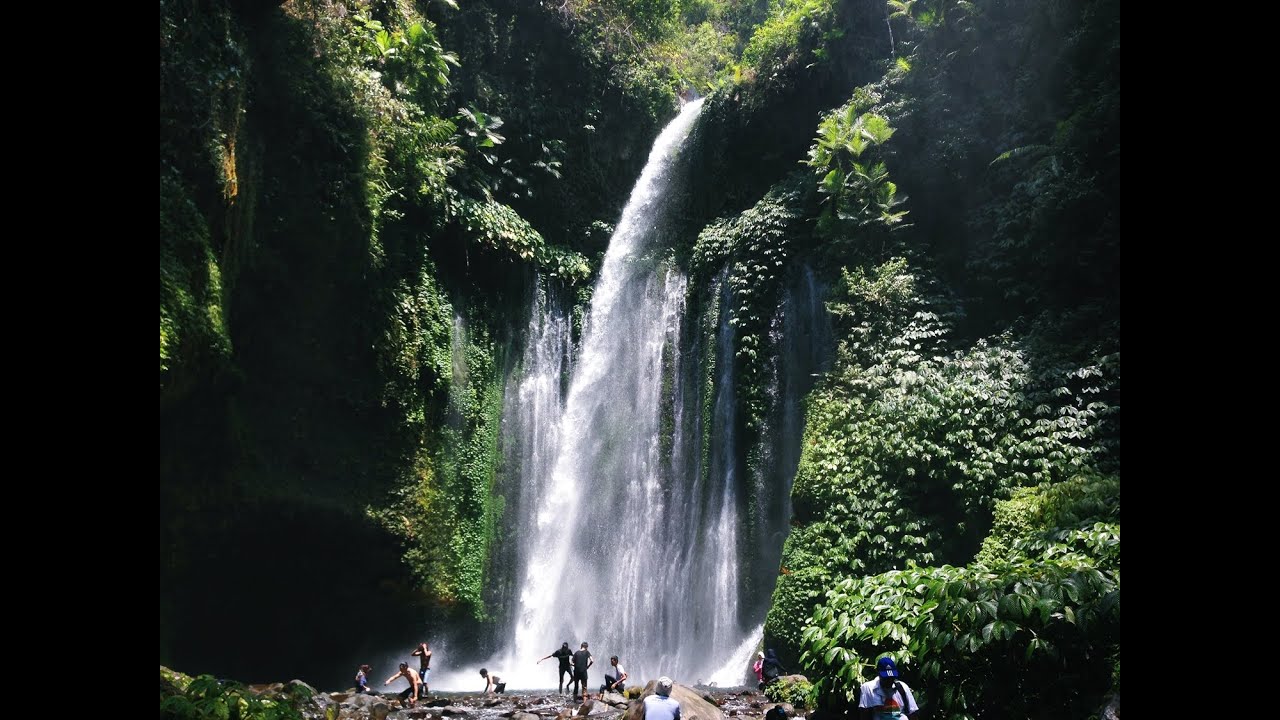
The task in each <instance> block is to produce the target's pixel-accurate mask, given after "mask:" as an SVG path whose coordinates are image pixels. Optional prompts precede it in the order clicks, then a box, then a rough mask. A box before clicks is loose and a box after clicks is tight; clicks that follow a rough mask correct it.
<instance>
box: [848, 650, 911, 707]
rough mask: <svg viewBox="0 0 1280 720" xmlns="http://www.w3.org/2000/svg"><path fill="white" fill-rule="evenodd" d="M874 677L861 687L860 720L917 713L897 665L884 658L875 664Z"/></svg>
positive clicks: (887, 657)
mask: <svg viewBox="0 0 1280 720" xmlns="http://www.w3.org/2000/svg"><path fill="white" fill-rule="evenodd" d="M876 674H877V675H879V677H876V678H874V679H872V680H868V681H867V682H865V683H863V684H862V692H861V693H860V695H859V697H858V707H859V708H860V709H861V713H862V717H863V718H864V720H898V719H899V718H902V717H911V716H912V715H914V714H915V713H916V712H919V710H920V706H919V705H917V704H916V698H915V696H914V695H912V694H911V688H909V687H907V684H906V683H905V682H902V680H901V679H899V675H898V666H897V664H895V663H894V662H893V658H891V657H889V656H888V655H886V656H884V657H882V658H880V659H879V660H877V661H876Z"/></svg>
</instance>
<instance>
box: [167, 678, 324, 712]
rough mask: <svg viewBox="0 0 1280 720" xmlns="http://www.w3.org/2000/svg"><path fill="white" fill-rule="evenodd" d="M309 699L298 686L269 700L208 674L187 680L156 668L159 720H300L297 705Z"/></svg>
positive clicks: (237, 684)
mask: <svg viewBox="0 0 1280 720" xmlns="http://www.w3.org/2000/svg"><path fill="white" fill-rule="evenodd" d="M309 697H310V692H309V691H308V690H307V688H306V687H305V686H302V685H292V686H290V687H289V688H288V692H287V693H285V694H284V697H282V698H278V699H270V698H264V697H261V696H259V695H257V694H256V693H254V692H252V691H250V690H249V689H248V688H246V687H245V686H244V685H242V684H240V683H235V682H224V681H221V680H218V679H217V678H215V677H213V676H211V675H201V676H199V677H196V678H191V677H187V676H186V675H183V674H181V673H175V672H173V671H171V670H169V669H168V668H166V667H164V666H163V665H162V666H160V718H161V720H228V719H229V718H238V719H239V720H302V717H303V715H302V713H301V712H299V711H298V709H297V706H298V705H299V704H301V703H302V702H303V701H304V700H306V699H308V698H309Z"/></svg>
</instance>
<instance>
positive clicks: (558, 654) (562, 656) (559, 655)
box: [534, 643, 573, 695]
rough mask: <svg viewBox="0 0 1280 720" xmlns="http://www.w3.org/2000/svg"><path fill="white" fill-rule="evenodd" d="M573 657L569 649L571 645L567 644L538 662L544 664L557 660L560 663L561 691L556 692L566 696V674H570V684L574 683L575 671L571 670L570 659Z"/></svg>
mask: <svg viewBox="0 0 1280 720" xmlns="http://www.w3.org/2000/svg"><path fill="white" fill-rule="evenodd" d="M571 657H573V651H572V650H570V649H569V643H565V644H563V645H561V646H560V649H559V650H557V651H555V652H553V653H551V654H550V655H548V656H547V657H544V658H541V659H539V660H538V662H542V661H543V660H546V659H548V658H555V659H557V660H559V661H560V685H559V689H558V690H556V692H558V693H560V694H562V695H563V694H564V676H565V673H568V674H569V682H571V683H572V682H573V670H571V669H570V668H569V658H571ZM534 664H535V665H536V664H537V663H534Z"/></svg>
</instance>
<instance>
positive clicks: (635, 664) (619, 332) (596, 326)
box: [432, 100, 826, 691]
mask: <svg viewBox="0 0 1280 720" xmlns="http://www.w3.org/2000/svg"><path fill="white" fill-rule="evenodd" d="M701 105H702V101H701V100H697V101H694V102H691V103H689V104H687V105H686V106H685V107H684V108H683V109H682V110H681V112H680V114H679V115H678V116H677V117H676V118H675V119H674V120H673V121H672V122H671V123H670V124H669V125H668V126H667V127H666V128H665V129H664V130H663V131H662V133H661V135H659V137H658V139H657V140H656V142H655V143H654V147H653V150H652V152H651V153H650V155H649V159H648V163H647V164H646V166H645V168H644V170H643V172H642V173H641V175H640V179H639V180H638V181H637V183H636V186H635V188H634V189H633V190H632V193H631V197H630V199H629V200H628V202H627V205H626V208H625V209H624V210H623V213H622V218H621V220H620V222H619V223H618V226H617V229H616V231H615V232H614V234H613V236H612V237H611V238H610V241H609V247H608V250H607V252H606V254H605V258H604V264H603V267H602V269H601V273H600V277H599V280H598V281H597V283H596V286H595V289H594V293H593V295H592V300H591V306H590V308H589V310H588V312H587V314H586V316H585V317H584V320H583V329H582V338H581V345H580V347H579V351H578V353H577V356H576V359H575V358H574V353H573V345H572V339H571V331H570V326H571V324H570V322H569V319H568V316H567V308H566V304H565V303H563V302H561V301H560V300H559V299H558V298H557V297H556V296H555V293H554V292H553V291H551V290H549V289H548V288H547V287H546V286H545V285H544V284H542V283H539V284H538V287H537V289H536V291H535V292H536V296H535V298H534V302H533V303H531V307H532V311H531V316H530V320H529V324H528V326H527V329H526V335H525V345H524V350H523V354H522V356H521V360H520V362H519V364H518V366H517V367H516V368H514V370H513V372H512V375H511V376H510V377H509V379H508V383H507V394H506V399H505V404H504V409H503V428H502V438H503V440H502V442H503V450H504V453H505V455H504V460H505V463H504V470H503V474H502V478H501V480H500V483H501V484H500V488H499V492H500V493H501V494H502V495H503V498H504V503H505V511H504V519H503V524H502V531H501V532H500V534H499V538H498V540H497V547H496V548H495V555H494V557H495V562H494V567H493V570H492V573H493V574H495V575H501V576H502V578H501V580H499V581H498V585H497V587H498V588H499V589H500V591H499V594H501V595H503V597H501V598H500V599H499V601H498V607H499V608H500V612H504V615H505V617H504V618H503V619H502V620H501V621H500V623H501V624H504V625H505V628H506V629H505V630H504V631H503V632H501V634H500V636H499V649H498V650H497V652H495V653H493V654H492V656H491V657H489V658H488V659H487V661H486V662H485V663H483V664H486V665H487V666H488V667H489V668H490V669H496V670H497V671H500V672H501V673H502V678H503V680H504V681H506V682H507V683H508V685H509V687H510V688H511V689H513V690H515V689H526V688H527V689H533V688H546V687H548V686H554V684H555V679H556V667H555V661H554V659H552V660H548V661H546V662H544V663H542V664H541V665H537V664H535V663H536V661H537V660H538V658H541V657H543V656H545V655H547V654H549V653H551V652H552V651H554V650H556V649H557V648H559V647H560V645H561V643H562V642H568V643H569V644H570V648H571V649H573V650H575V651H576V650H577V649H578V646H579V645H580V644H581V643H582V642H584V641H586V642H588V643H590V650H591V652H592V654H593V655H594V656H595V665H594V666H593V667H592V668H591V671H590V679H591V685H592V687H591V688H590V689H591V690H592V691H594V690H596V689H598V687H599V685H600V684H601V682H602V681H603V676H604V671H605V669H606V668H608V667H609V661H608V658H609V656H610V655H618V656H619V657H620V660H621V664H622V665H623V666H625V667H626V669H627V671H628V672H629V673H630V675H631V677H632V680H633V683H634V684H640V683H644V682H646V681H647V680H650V679H653V678H656V677H658V676H659V675H664V674H665V675H669V676H671V677H672V678H674V679H675V680H676V681H677V682H681V683H686V684H694V683H698V682H716V683H717V684H719V685H725V686H727V685H740V684H745V683H746V682H747V681H748V678H749V677H750V675H751V674H750V669H749V665H750V661H751V658H752V656H753V655H754V651H755V649H756V648H757V647H758V645H759V642H760V639H761V637H762V626H763V621H764V615H765V612H766V611H767V609H768V604H769V600H770V595H771V593H772V590H773V585H774V581H775V578H776V573H777V567H778V561H779V558H780V556H781V551H782V542H783V540H784V539H785V537H786V531H787V527H788V525H787V522H788V518H789V514H790V504H789V496H790V483H791V479H792V477H793V476H794V473H795V467H796V462H797V461H798V457H799V445H800V432H801V429H802V427H803V415H802V410H801V407H800V402H799V401H800V399H801V397H802V396H803V393H804V392H807V390H808V388H809V386H810V385H811V384H812V377H813V374H814V372H815V371H817V370H818V369H820V368H819V367H818V365H817V362H818V358H819V357H821V355H822V354H823V349H824V348H823V343H825V342H826V340H825V336H824V333H823V331H822V327H823V326H824V323H825V312H824V310H823V309H822V307H821V300H820V299H819V295H820V293H819V292H818V290H817V288H816V287H815V285H814V281H813V278H812V273H809V272H807V271H805V272H802V273H797V275H798V277H799V280H798V282H797V283H793V287H790V288H788V290H787V292H786V297H785V299H784V302H783V303H782V305H781V306H780V308H779V310H778V313H777V316H776V317H775V319H774V332H773V334H772V337H771V339H772V341H773V343H774V345H775V348H776V350H777V355H778V356H779V357H776V358H775V361H774V366H773V367H772V373H771V375H770V377H769V383H768V387H767V388H766V390H767V392H768V393H769V397H770V400H771V403H772V405H773V410H774V411H773V413H772V418H773V420H772V422H771V424H770V426H769V427H768V428H767V429H766V431H765V432H764V433H762V437H761V443H762V446H763V447H762V448H761V449H760V452H759V457H760V458H761V460H760V462H759V463H757V465H758V467H757V468H755V470H754V472H753V473H752V475H753V476H752V477H750V478H748V477H747V476H746V468H744V467H742V466H741V465H743V463H740V462H739V460H738V458H739V457H741V453H740V451H741V448H738V447H736V444H737V443H738V439H737V438H736V437H735V430H734V428H735V427H736V426H737V423H736V422H735V414H736V413H737V412H738V408H737V407H736V403H735V393H734V388H733V377H734V375H733V361H734V358H733V340H734V337H733V329H732V326H731V325H730V323H729V319H730V312H731V311H730V305H731V303H729V302H727V299H728V291H727V289H725V288H726V285H727V284H726V283H725V282H724V281H723V274H722V276H721V278H720V279H719V280H718V281H717V282H715V283H714V287H713V288H712V289H711V291H710V292H708V293H707V295H708V296H709V297H705V298H703V300H704V301H703V302H695V299H694V298H690V297H687V295H688V292H687V282H686V278H685V276H684V275H683V274H682V273H681V272H680V270H679V269H677V268H675V267H674V266H673V264H672V263H671V262H670V260H669V255H670V253H669V252H668V249H669V247H670V244H671V238H670V232H669V229H670V228H669V227H668V222H667V221H668V219H669V218H670V216H671V215H672V206H673V205H674V204H677V203H678V202H679V201H680V197H679V193H678V191H674V190H673V186H674V185H676V181H677V180H678V179H679V177H678V176H679V174H680V170H679V168H680V157H679V151H680V147H681V144H682V143H683V141H684V140H685V138H686V137H687V136H688V135H689V133H690V130H691V129H692V127H693V125H694V123H695V121H696V119H697V117H698V114H699V112H700V110H701ZM687 303H688V304H692V305H694V306H695V307H693V309H691V307H690V306H689V305H687ZM708 343H710V345H708ZM708 380H709V381H710V383H711V385H710V387H707V382H708ZM708 392H709V393H710V394H707V393H708ZM708 398H709V402H708ZM748 518H750V522H748ZM445 642H446V643H447V646H449V647H450V648H451V650H456V651H457V652H456V653H455V652H450V653H449V655H451V656H454V655H461V654H462V653H463V652H465V651H464V646H465V645H466V643H465V642H459V639H457V638H454V639H448V640H445ZM439 659H440V660H444V658H443V657H442V658H439ZM440 664H443V665H445V667H442V668H440V670H439V671H438V672H440V674H439V675H438V676H437V677H436V678H433V682H432V687H433V688H438V689H446V690H447V689H459V690H466V689H475V688H478V687H483V684H482V681H481V682H479V683H477V682H476V679H478V678H479V675H478V674H477V672H476V671H477V670H478V668H479V665H476V667H475V668H470V667H468V668H465V669H463V668H455V667H449V666H448V665H449V664H448V663H447V662H446V663H440Z"/></svg>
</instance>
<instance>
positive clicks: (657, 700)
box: [644, 675, 680, 720]
mask: <svg viewBox="0 0 1280 720" xmlns="http://www.w3.org/2000/svg"><path fill="white" fill-rule="evenodd" d="M671 686H672V682H671V678H669V677H667V676H666V675H663V676H662V677H660V678H658V684H657V685H655V686H654V688H653V694H652V695H650V696H648V697H646V698H645V699H644V720H680V701H679V700H676V699H675V698H673V697H671Z"/></svg>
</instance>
